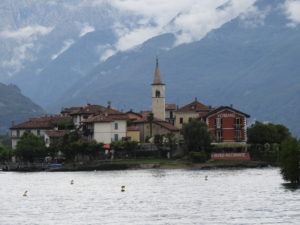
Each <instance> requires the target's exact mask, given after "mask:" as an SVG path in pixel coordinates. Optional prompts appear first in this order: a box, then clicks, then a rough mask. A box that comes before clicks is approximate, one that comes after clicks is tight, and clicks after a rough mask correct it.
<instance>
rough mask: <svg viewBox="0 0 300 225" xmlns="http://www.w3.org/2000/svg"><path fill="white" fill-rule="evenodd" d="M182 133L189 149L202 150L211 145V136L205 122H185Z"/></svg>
mask: <svg viewBox="0 0 300 225" xmlns="http://www.w3.org/2000/svg"><path fill="white" fill-rule="evenodd" d="M181 133H182V135H183V138H184V142H185V145H186V147H187V150H188V151H200V150H205V148H207V147H209V146H210V143H211V137H210V133H209V130H208V127H207V125H206V123H205V122H203V121H200V120H191V121H190V122H189V123H186V124H183V127H182V130H181Z"/></svg>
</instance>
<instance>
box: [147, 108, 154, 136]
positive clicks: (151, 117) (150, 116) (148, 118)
mask: <svg viewBox="0 0 300 225" xmlns="http://www.w3.org/2000/svg"><path fill="white" fill-rule="evenodd" d="M153 120H154V115H153V113H152V112H150V113H149V114H148V116H147V121H148V122H149V125H150V137H152V126H153Z"/></svg>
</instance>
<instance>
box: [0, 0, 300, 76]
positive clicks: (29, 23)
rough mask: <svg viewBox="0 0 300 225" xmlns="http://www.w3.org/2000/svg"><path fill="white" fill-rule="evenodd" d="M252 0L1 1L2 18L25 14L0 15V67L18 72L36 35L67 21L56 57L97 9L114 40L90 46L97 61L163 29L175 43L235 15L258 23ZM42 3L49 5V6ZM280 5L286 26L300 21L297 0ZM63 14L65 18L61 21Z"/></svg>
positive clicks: (87, 28) (88, 27)
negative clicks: (16, 20) (9, 7)
mask: <svg viewBox="0 0 300 225" xmlns="http://www.w3.org/2000/svg"><path fill="white" fill-rule="evenodd" d="M9 2H10V3H9ZM255 2H256V0H172V1H170V0H72V1H69V0H43V1H39V0H27V1H25V0H3V1H2V3H0V12H5V13H6V16H5V17H7V18H9V17H10V16H14V17H16V18H18V17H20V15H19V14H21V13H20V12H22V13H23V11H20V9H22V10H24V9H26V10H27V11H28V12H29V13H28V15H27V14H25V15H26V19H25V20H24V21H20V23H19V24H10V23H9V22H6V21H5V20H4V19H5V18H4V17H3V18H2V19H3V20H2V23H1V21H0V41H1V42H2V45H8V46H10V45H9V44H11V46H12V47H11V48H10V49H9V52H7V54H3V55H4V56H3V58H1V56H0V67H2V68H4V69H5V68H11V69H12V74H13V73H16V72H18V71H20V70H21V69H22V68H23V67H24V61H26V60H27V61H34V60H36V58H35V54H36V53H37V52H38V51H39V49H40V48H41V46H40V45H39V44H40V43H39V40H41V39H45V38H47V37H48V36H51V34H53V32H55V31H56V30H57V29H58V28H59V26H61V25H62V24H64V23H68V24H67V25H68V26H70V27H75V28H76V29H77V34H76V35H74V32H73V33H72V35H69V36H67V35H66V36H64V35H61V36H62V37H63V38H62V40H61V43H60V47H59V48H58V49H55V52H52V53H51V55H50V56H49V58H50V59H51V60H54V59H56V58H57V57H58V56H59V55H60V54H62V53H63V52H65V51H66V50H67V49H68V48H70V47H71V46H72V45H73V44H74V43H75V42H76V39H78V38H81V37H83V36H84V35H86V34H87V33H89V32H93V31H95V30H96V29H98V28H99V24H100V25H101V20H100V19H99V20H98V21H97V13H98V12H99V13H102V14H105V13H103V9H107V13H106V14H105V15H106V16H107V17H108V18H109V20H110V22H111V27H112V28H113V31H114V33H115V35H116V37H117V41H116V42H115V43H114V44H108V45H105V46H96V48H95V49H98V50H99V49H101V55H100V56H99V59H100V60H102V61H103V60H105V59H107V58H108V57H109V56H111V55H113V54H115V53H116V52H118V51H125V50H128V49H131V48H133V47H135V46H137V45H139V44H142V43H143V42H144V41H146V40H147V39H149V38H151V37H154V36H157V35H160V34H163V33H169V32H170V33H173V34H175V35H176V43H175V45H179V44H183V43H190V42H193V41H197V40H200V39H201V38H203V37H204V36H205V35H206V34H207V33H208V32H209V31H211V30H212V29H216V28H218V27H220V26H222V25H223V24H224V23H226V22H228V21H230V20H232V19H234V18H236V17H237V16H239V15H242V17H244V18H247V17H251V18H254V19H253V20H252V21H253V22H252V23H253V24H254V25H255V23H263V19H264V16H265V13H266V12H261V11H259V10H258V9H257V8H256V7H255V5H254V3H255ZM5 4H11V5H13V4H14V7H16V8H14V7H12V9H14V11H12V12H11V14H14V15H10V12H9V11H1V6H5ZM46 6H47V7H51V8H50V9H51V10H48V8H47V7H46ZM18 7H19V8H18ZM37 7H40V9H41V10H40V15H39V14H37V15H31V14H30V10H31V8H32V9H34V8H37ZM281 8H282V10H283V12H284V13H285V15H286V17H287V18H288V19H289V21H290V22H289V24H287V26H289V27H295V26H297V25H298V24H299V23H300V0H282V5H281ZM3 9H4V7H3ZM43 10H44V11H43ZM27 11H25V12H26V13H27ZM21 15H22V14H21ZM62 15H65V16H66V18H64V17H62ZM77 15H78V18H77V17H76V16H77ZM43 17H45V19H43ZM68 17H70V21H65V20H68ZM11 21H14V20H11ZM97 26H98V27H97ZM75 28H74V29H75ZM67 31H68V29H66V32H67ZM60 32H64V30H63V29H62V30H61V31H60ZM57 38H59V37H57ZM2 49H5V47H3V46H2V48H1V44H0V50H2ZM2 51H3V50H2ZM99 52H100V51H99ZM0 69H1V68H0Z"/></svg>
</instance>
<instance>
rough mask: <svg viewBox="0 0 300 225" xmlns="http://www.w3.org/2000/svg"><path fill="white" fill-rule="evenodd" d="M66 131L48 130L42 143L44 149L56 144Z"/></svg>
mask: <svg viewBox="0 0 300 225" xmlns="http://www.w3.org/2000/svg"><path fill="white" fill-rule="evenodd" d="M67 133H68V131H66V130H48V131H46V132H45V135H44V142H45V145H46V147H49V146H50V145H51V144H56V143H58V142H59V141H60V140H61V139H62V138H63V137H64V136H65V135H66V134H67Z"/></svg>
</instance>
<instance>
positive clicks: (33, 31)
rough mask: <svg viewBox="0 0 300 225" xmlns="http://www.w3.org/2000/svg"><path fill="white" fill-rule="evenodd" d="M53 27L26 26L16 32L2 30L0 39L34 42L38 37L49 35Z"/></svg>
mask: <svg viewBox="0 0 300 225" xmlns="http://www.w3.org/2000/svg"><path fill="white" fill-rule="evenodd" d="M53 29H54V27H44V26H40V25H34V26H27V27H23V28H20V29H18V30H4V31H1V32H0V37H2V38H10V39H16V40H25V41H26V40H27V41H28V40H36V39H37V37H38V36H45V35H47V34H49V33H50V32H51V31H52V30H53Z"/></svg>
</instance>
